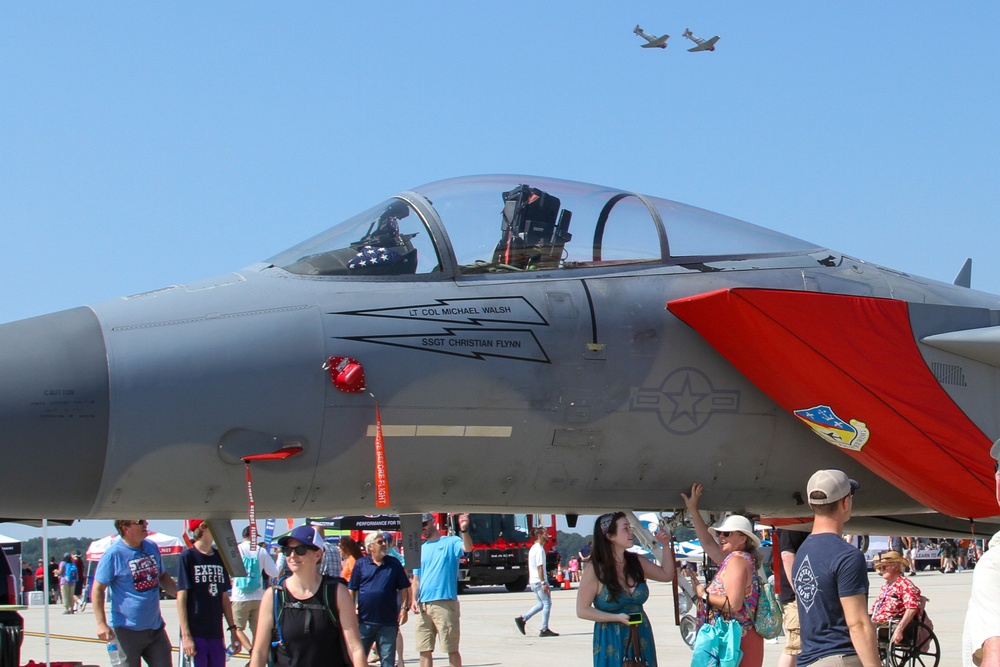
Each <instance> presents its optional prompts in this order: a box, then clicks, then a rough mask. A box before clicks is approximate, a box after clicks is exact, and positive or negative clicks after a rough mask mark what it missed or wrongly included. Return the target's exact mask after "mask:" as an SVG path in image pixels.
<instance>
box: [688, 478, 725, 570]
mask: <svg viewBox="0 0 1000 667" xmlns="http://www.w3.org/2000/svg"><path fill="white" fill-rule="evenodd" d="M704 492H705V487H704V486H702V485H701V484H699V483H698V482H695V483H694V484H692V485H691V495H690V496H686V495H684V494H683V493H682V494H681V498H682V499H683V500H684V505H685V506H687V510H688V514H690V515H691V523H692V524H693V525H694V532H696V533H697V534H698V541H699V542H701V548H702V549H703V550H704V551H705V553H706V554H708V557H709V558H711V559H712V560H713V561H714V562H715V564H716V565H720V564H721V563H722V561H723V560H725V558H726V557H725V555H724V554H723V553H722V547H720V546H719V543H718V542H716V541H715V538H714V537H712V533H710V532H708V525H707V524H706V523H705V520H704V519H702V518H701V512H699V511H698V500H699V499H701V494H702V493H704Z"/></svg>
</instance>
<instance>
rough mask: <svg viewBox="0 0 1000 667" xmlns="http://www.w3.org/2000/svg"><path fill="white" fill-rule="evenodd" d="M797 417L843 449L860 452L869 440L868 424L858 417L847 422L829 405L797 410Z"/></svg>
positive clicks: (820, 435)
mask: <svg viewBox="0 0 1000 667" xmlns="http://www.w3.org/2000/svg"><path fill="white" fill-rule="evenodd" d="M794 414H795V416H796V417H798V418H799V419H801V420H802V421H803V422H805V423H806V425H807V426H808V427H809V428H811V429H812V430H813V431H815V432H816V435H818V436H819V437H821V438H823V439H824V440H826V441H827V442H829V443H830V444H831V445H836V446H837V447H840V448H841V449H850V450H852V451H855V452H860V451H861V448H862V447H864V446H865V443H866V442H868V438H869V436H871V431H869V430H868V425H867V424H865V423H864V422H862V421H858V420H857V419H852V420H851V421H850V422H845V421H844V420H843V419H841V418H840V417H838V416H837V413H835V412H834V411H833V408H831V407H830V406H829V405H816V406H813V407H811V408H806V409H805V410H795V411H794Z"/></svg>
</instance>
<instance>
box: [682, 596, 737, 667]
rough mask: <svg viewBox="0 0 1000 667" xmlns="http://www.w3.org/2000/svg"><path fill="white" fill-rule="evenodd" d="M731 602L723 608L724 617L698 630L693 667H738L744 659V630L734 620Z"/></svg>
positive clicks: (692, 657) (693, 653)
mask: <svg viewBox="0 0 1000 667" xmlns="http://www.w3.org/2000/svg"><path fill="white" fill-rule="evenodd" d="M732 616H733V614H732V610H731V609H730V607H729V600H726V605H725V607H724V608H723V611H722V616H720V617H717V618H716V619H715V622H714V623H705V624H704V625H702V626H701V629H700V630H698V636H697V637H695V640H694V650H693V652H692V655H691V667H738V666H739V664H740V660H742V659H743V649H741V648H740V641H741V640H742V639H743V628H742V627H740V624H739V622H738V621H735V620H733V617H732Z"/></svg>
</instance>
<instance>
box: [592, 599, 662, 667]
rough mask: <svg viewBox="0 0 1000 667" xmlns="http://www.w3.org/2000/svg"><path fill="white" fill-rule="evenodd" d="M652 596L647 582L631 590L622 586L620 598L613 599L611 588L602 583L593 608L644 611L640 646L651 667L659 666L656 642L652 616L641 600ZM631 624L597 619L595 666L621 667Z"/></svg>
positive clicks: (629, 612) (640, 625)
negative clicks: (610, 593) (643, 606)
mask: <svg viewBox="0 0 1000 667" xmlns="http://www.w3.org/2000/svg"><path fill="white" fill-rule="evenodd" d="M648 598H649V586H647V585H646V583H645V582H643V583H641V584H639V585H638V586H636V587H635V590H633V591H632V592H631V593H629V592H628V591H627V590H624V589H623V590H622V591H621V593H619V595H618V599H617V600H614V601H612V600H611V599H610V597H609V596H608V589H607V588H606V587H605V586H604V585H603V584H602V585H601V590H600V591H598V593H597V596H596V597H595V598H594V608H595V609H597V610H598V611H606V612H608V613H609V614H621V613H626V614H637V613H641V614H642V623H640V624H639V649H640V651H639V652H640V653H641V655H642V656H643V657H644V658H645V659H646V662H648V663H649V664H650V666H651V667H656V646H654V645H653V628H652V627H651V626H650V624H649V617H648V616H646V612H645V611H643V609H642V603H643V602H645V601H646V600H647V599H648ZM628 636H629V626H627V625H624V624H622V623H594V667H621V666H622V661H623V660H624V658H625V656H624V655H623V654H624V651H625V642H626V641H628Z"/></svg>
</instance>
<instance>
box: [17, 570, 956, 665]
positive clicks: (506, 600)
mask: <svg viewBox="0 0 1000 667" xmlns="http://www.w3.org/2000/svg"><path fill="white" fill-rule="evenodd" d="M912 580H913V582H914V583H915V584H916V585H917V586H918V587H919V588H920V589H921V592H922V593H923V594H924V595H925V596H926V597H927V598H928V599H929V602H928V603H927V613H928V615H929V616H930V618H931V619H932V620H933V622H934V632H935V633H936V634H937V637H938V640H939V642H940V645H941V662H940V665H942V666H943V667H948V666H950V665H960V664H961V641H962V624H963V623H964V620H965V610H966V607H967V605H968V599H969V591H970V587H971V585H972V573H971V571H965V572H958V573H954V574H941V573H939V572H920V573H918V574H917V575H916V576H914V577H912ZM869 581H870V582H871V589H870V592H869V603H870V602H871V601H872V600H874V598H875V595H876V594H877V593H878V590H879V588H880V587H881V585H882V580H881V578H880V577H878V576H876V575H875V574H874V573H870V574H869ZM671 589H672V587H671V585H670V584H662V583H658V582H650V599H649V601H648V602H647V603H646V606H645V609H646V612H647V614H648V615H649V617H650V619H651V623H652V624H653V633H654V637H655V640H656V651H657V658H658V662H659V664H660V665H687V664H689V662H690V650H689V649H688V647H687V645H686V644H684V642H683V641H682V640H681V636H680V631H679V629H678V628H677V627H676V626H675V625H674V613H673V596H672V592H671ZM552 598H553V599H552V616H551V618H550V621H549V627H550V628H551V629H552V630H554V631H555V632H558V633H560V636H559V637H546V638H543V637H539V636H538V632H539V630H540V629H541V628H540V622H541V616H540V615H539V616H536V617H534V618H532V619H530V620H529V621H528V627H527V635H525V636H523V635H521V634H520V633H519V632H518V631H517V628H516V627H515V625H514V617H515V616H519V615H521V614H523V613H524V612H526V611H528V610H529V609H530V608H531V607H532V606H533V605H534V602H535V596H534V595H533V594H532V593H531V592H530V591H525V592H523V593H508V592H506V591H505V590H504V589H503V588H498V587H480V588H470V589H468V591H467V592H466V593H463V594H462V595H461V596H459V600H460V602H461V605H462V642H461V653H462V661H463V664H464V665H465V667H501V666H507V665H510V666H515V665H517V666H520V665H526V664H547V665H589V664H592V658H591V655H592V637H593V623H591V622H590V621H584V620H581V619H579V618H577V617H576V590H575V587H574V588H573V589H572V590H562V589H560V590H556V591H553V596H552ZM161 610H162V613H163V618H164V620H165V621H166V624H167V631H168V632H169V633H170V636H171V639H172V641H173V642H174V644H175V645H176V644H177V643H178V637H177V606H176V603H175V602H174V601H173V600H164V601H163V603H162V605H161ZM62 611H63V610H62V607H59V606H50V607H49V612H48V614H49V631H50V633H51V635H50V640H49V658H50V660H51V661H53V662H57V661H58V662H82V663H83V664H86V665H108V664H109V663H108V656H107V651H106V650H105V647H104V644H103V643H101V642H100V641H99V640H97V638H96V636H95V630H96V625H95V620H94V615H93V613H92V611H91V608H90V606H88V607H87V609H86V610H85V611H84V612H83V613H79V614H72V615H63V613H62ZM21 615H22V616H23V617H24V629H25V638H24V644H23V645H22V647H21V664H22V665H24V664H26V663H27V662H28V661H29V660H34V661H35V662H36V663H37V662H41V663H44V662H45V659H46V652H45V639H44V634H43V633H44V629H45V608H44V607H42V606H39V607H31V608H29V609H27V610H25V611H22V612H21ZM403 637H404V642H405V644H406V647H405V648H406V650H405V658H406V664H407V665H417V664H419V660H418V657H419V656H418V655H417V654H416V653H415V652H414V651H413V650H412V647H413V641H414V639H413V622H412V621H410V622H409V623H407V624H406V625H405V626H403ZM784 641H785V640H784V637H779V638H778V639H777V640H776V641H772V642H767V643H765V647H764V664H765V665H774V664H776V663H777V660H778V656H779V655H780V654H781V651H782V649H783V648H784ZM175 655H176V653H175ZM434 662H435V664H436V665H447V656H446V655H445V654H444V653H441V652H435V654H434ZM230 664H232V665H234V667H244V666H245V665H246V656H243V657H242V659H241V656H239V655H237V656H236V657H234V658H233V660H232V661H231V662H230Z"/></svg>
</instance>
